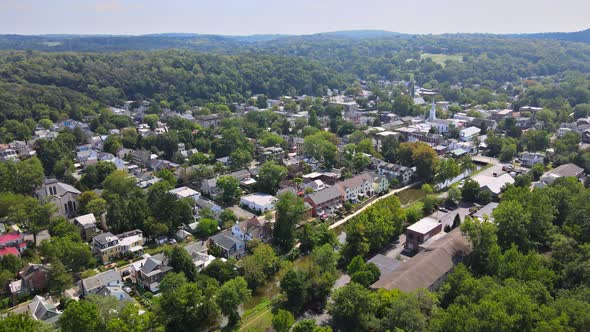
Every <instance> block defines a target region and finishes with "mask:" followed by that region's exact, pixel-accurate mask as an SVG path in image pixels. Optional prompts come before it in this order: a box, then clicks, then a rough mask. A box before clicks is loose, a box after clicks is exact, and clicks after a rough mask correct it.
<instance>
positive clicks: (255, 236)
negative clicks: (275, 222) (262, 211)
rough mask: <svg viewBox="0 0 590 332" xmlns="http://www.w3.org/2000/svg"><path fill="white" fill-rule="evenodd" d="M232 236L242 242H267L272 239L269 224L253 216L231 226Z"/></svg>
mask: <svg viewBox="0 0 590 332" xmlns="http://www.w3.org/2000/svg"><path fill="white" fill-rule="evenodd" d="M231 230H232V236H234V237H236V238H238V239H240V240H242V241H244V242H248V241H252V240H260V241H262V242H268V241H269V240H270V239H271V237H272V229H271V227H270V223H269V222H268V221H266V220H265V219H264V218H260V217H257V216H254V217H252V218H250V219H247V220H244V221H239V222H236V223H235V224H234V225H233V226H232V229H231Z"/></svg>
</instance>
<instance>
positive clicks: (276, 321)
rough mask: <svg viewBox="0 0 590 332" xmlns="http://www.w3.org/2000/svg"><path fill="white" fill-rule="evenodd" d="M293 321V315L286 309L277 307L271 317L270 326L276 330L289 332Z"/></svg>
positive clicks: (277, 331)
mask: <svg viewBox="0 0 590 332" xmlns="http://www.w3.org/2000/svg"><path fill="white" fill-rule="evenodd" d="M294 323H295V317H293V314H292V313H291V312H289V311H287V310H283V309H279V310H278V311H277V313H276V314H275V315H273V317H272V327H273V329H274V330H275V331H276V332H289V331H290V330H291V326H293V324H294Z"/></svg>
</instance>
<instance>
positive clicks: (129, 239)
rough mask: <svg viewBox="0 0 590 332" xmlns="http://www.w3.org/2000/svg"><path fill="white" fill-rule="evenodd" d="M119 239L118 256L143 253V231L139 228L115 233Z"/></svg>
mask: <svg viewBox="0 0 590 332" xmlns="http://www.w3.org/2000/svg"><path fill="white" fill-rule="evenodd" d="M117 238H118V239H119V244H118V246H119V249H118V252H119V255H120V256H123V257H124V256H130V255H132V256H137V255H141V254H142V253H143V243H144V239H143V232H142V231H141V230H139V229H135V230H132V231H128V232H125V233H121V234H119V235H117Z"/></svg>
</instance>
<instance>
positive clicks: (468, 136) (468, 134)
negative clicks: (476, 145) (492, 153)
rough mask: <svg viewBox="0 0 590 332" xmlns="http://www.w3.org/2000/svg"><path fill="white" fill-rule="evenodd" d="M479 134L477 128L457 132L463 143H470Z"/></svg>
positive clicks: (479, 130)
mask: <svg viewBox="0 0 590 332" xmlns="http://www.w3.org/2000/svg"><path fill="white" fill-rule="evenodd" d="M480 132H481V129H479V128H477V127H473V126H472V127H467V128H465V129H461V130H460V131H459V138H460V139H461V140H462V141H464V142H466V141H471V140H473V138H474V137H476V136H479V133H480Z"/></svg>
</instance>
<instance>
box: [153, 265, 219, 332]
mask: <svg viewBox="0 0 590 332" xmlns="http://www.w3.org/2000/svg"><path fill="white" fill-rule="evenodd" d="M160 290H161V293H162V296H161V298H160V301H159V310H161V312H162V319H163V321H164V322H165V325H166V328H167V330H171V331H209V330H212V329H214V328H216V327H217V325H218V320H219V314H220V312H219V307H218V306H217V303H216V302H215V299H214V297H213V296H212V295H213V294H214V292H215V290H214V289H208V288H207V289H205V290H202V289H200V288H199V287H198V286H197V285H196V284H193V283H189V282H187V281H186V279H185V278H184V277H183V276H182V275H180V276H178V275H177V274H175V273H168V274H167V275H166V276H165V277H164V279H162V282H161V283H160Z"/></svg>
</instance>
